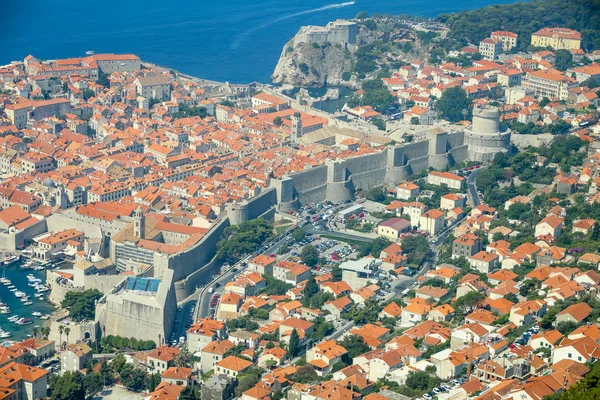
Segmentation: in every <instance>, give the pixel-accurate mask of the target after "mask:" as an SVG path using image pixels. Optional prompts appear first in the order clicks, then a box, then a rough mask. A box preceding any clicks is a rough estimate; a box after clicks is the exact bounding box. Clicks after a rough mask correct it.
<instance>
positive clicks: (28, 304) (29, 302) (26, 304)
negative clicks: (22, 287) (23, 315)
mask: <svg viewBox="0 0 600 400" xmlns="http://www.w3.org/2000/svg"><path fill="white" fill-rule="evenodd" d="M32 304H33V302H31V301H28V302H25V303H23V305H24V306H30V305H32Z"/></svg>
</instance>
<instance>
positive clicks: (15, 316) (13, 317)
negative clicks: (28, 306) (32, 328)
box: [8, 315, 19, 322]
mask: <svg viewBox="0 0 600 400" xmlns="http://www.w3.org/2000/svg"><path fill="white" fill-rule="evenodd" d="M8 320H9V321H10V322H17V321H18V320H19V316H18V315H13V316H12V317H8Z"/></svg>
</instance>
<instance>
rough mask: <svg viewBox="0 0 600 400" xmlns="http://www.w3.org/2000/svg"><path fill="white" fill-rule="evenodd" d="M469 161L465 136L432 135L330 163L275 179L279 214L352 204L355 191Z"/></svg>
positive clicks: (395, 182) (461, 134)
mask: <svg viewBox="0 0 600 400" xmlns="http://www.w3.org/2000/svg"><path fill="white" fill-rule="evenodd" d="M466 158H467V146H466V145H465V144H464V135H463V133H462V132H460V133H452V134H448V133H436V134H431V135H430V136H429V138H428V140H424V141H421V142H416V143H408V144H403V145H399V146H394V147H386V148H385V149H384V150H382V151H379V152H376V153H373V154H368V155H363V156H357V157H352V158H348V159H344V160H334V161H330V162H329V163H327V164H326V165H322V166H319V167H314V168H311V169H309V170H306V171H302V172H297V173H294V174H290V175H289V176H285V177H282V178H280V179H273V180H272V182H271V186H272V187H273V188H275V190H276V191H277V202H278V207H279V210H280V211H282V212H289V211H293V210H294V209H296V208H297V207H298V206H299V205H300V204H308V203H314V202H321V201H325V200H329V201H334V202H343V201H348V200H351V199H352V197H353V195H354V192H355V190H359V189H360V190H367V189H370V188H371V187H373V186H378V185H381V184H384V183H387V184H398V183H400V182H402V181H404V180H406V179H408V178H409V177H410V175H412V174H414V173H417V172H420V171H423V170H426V169H427V168H429V167H433V168H436V169H445V168H447V167H449V166H452V165H454V164H457V163H460V162H462V161H464V160H465V159H466Z"/></svg>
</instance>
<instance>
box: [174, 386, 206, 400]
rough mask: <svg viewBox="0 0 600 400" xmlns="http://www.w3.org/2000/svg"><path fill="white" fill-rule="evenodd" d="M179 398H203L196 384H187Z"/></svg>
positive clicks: (179, 399)
mask: <svg viewBox="0 0 600 400" xmlns="http://www.w3.org/2000/svg"><path fill="white" fill-rule="evenodd" d="M178 400H201V399H200V393H198V388H197V387H196V386H186V387H185V388H184V389H183V390H182V391H181V394H180V395H179V398H178Z"/></svg>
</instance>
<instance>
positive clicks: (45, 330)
mask: <svg viewBox="0 0 600 400" xmlns="http://www.w3.org/2000/svg"><path fill="white" fill-rule="evenodd" d="M48 336H50V328H49V327H47V326H44V327H43V328H42V339H44V340H48Z"/></svg>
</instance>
